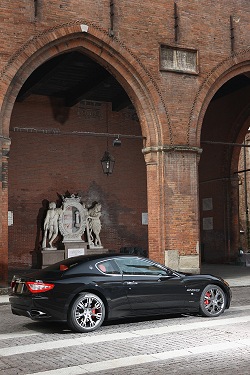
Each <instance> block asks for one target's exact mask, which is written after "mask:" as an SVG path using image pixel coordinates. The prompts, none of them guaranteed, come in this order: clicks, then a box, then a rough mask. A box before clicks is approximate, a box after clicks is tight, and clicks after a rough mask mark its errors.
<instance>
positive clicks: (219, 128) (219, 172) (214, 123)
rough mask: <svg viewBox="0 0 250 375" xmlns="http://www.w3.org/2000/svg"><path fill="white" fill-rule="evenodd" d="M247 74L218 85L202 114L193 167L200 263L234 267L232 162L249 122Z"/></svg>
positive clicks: (236, 197)
mask: <svg viewBox="0 0 250 375" xmlns="http://www.w3.org/2000/svg"><path fill="white" fill-rule="evenodd" d="M231 74H232V72H231ZM248 76H249V73H248V71H247V70H246V69H245V71H244V72H242V73H240V74H237V71H235V75H234V76H233V77H231V78H230V76H228V79H226V77H224V82H223V84H219V83H218V82H217V87H218V86H219V88H218V89H217V91H216V93H214V94H213V97H212V99H211V101H210V103H209V105H208V107H207V109H206V113H205V116H204V120H203V124H202V130H201V147H202V149H203V153H202V156H201V160H200V165H199V178H200V181H199V182H200V228H201V260H202V261H203V262H209V263H225V262H235V261H236V259H237V256H238V248H239V244H240V239H239V233H240V230H239V178H238V161H239V154H240V150H241V148H242V147H241V146H242V143H243V140H244V135H245V134H246V131H247V128H246V127H247V123H248V119H249V97H250V84H249V77H248Z"/></svg>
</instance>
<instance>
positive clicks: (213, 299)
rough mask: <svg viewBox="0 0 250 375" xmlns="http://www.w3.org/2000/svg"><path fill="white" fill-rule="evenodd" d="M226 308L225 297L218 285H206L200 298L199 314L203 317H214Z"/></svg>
mask: <svg viewBox="0 0 250 375" xmlns="http://www.w3.org/2000/svg"><path fill="white" fill-rule="evenodd" d="M225 307H226V295H225V293H224V292H223V290H222V289H221V288H220V287H219V286H218V285H212V284H211V285H207V286H206V288H204V290H203V292H202V294H201V298H200V312H201V314H202V315H204V316H209V317H216V316H219V315H220V314H222V313H223V312H224V310H225Z"/></svg>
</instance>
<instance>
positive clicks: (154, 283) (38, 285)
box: [10, 254, 231, 332]
mask: <svg viewBox="0 0 250 375" xmlns="http://www.w3.org/2000/svg"><path fill="white" fill-rule="evenodd" d="M11 287H12V292H11V294H10V303H11V308H12V312H13V314H16V315H24V316H27V317H29V318H31V319H33V320H51V321H65V322H67V323H68V326H69V327H70V328H71V329H72V330H74V331H76V332H90V331H94V330H95V329H97V328H98V327H100V326H101V324H102V323H103V321H104V319H105V320H110V319H118V318H125V317H132V316H146V315H150V316H153V315H156V314H157V315H162V314H167V313H171V314H173V313H187V312H188V313H200V314H201V315H203V316H208V317H217V316H219V315H220V314H222V313H223V312H224V310H225V309H227V308H229V306H230V301H231V290H230V288H229V285H228V284H227V283H226V282H225V281H224V280H222V279H221V278H219V277H215V276H212V275H191V274H184V273H180V272H177V271H174V270H171V269H169V268H167V267H165V266H163V265H161V264H159V263H156V262H154V261H151V260H149V259H147V258H142V257H139V256H130V255H120V254H119V255H117V254H102V255H90V256H87V255H84V256H78V257H74V258H68V259H65V260H64V261H61V262H59V263H56V264H54V265H52V266H49V267H47V268H44V269H42V270H40V271H36V272H34V273H30V274H28V275H26V276H22V277H16V276H14V277H13V280H12V282H11Z"/></svg>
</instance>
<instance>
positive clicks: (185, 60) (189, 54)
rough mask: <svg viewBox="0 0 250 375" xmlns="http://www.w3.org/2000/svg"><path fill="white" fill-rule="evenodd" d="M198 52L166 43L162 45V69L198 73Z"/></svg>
mask: <svg viewBox="0 0 250 375" xmlns="http://www.w3.org/2000/svg"><path fill="white" fill-rule="evenodd" d="M197 60H198V52H197V51H196V50H189V49H179V48H173V47H169V46H165V45H161V47H160V69H161V70H171V71H175V72H183V73H191V74H198V61H197Z"/></svg>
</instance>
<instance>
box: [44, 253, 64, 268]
mask: <svg viewBox="0 0 250 375" xmlns="http://www.w3.org/2000/svg"><path fill="white" fill-rule="evenodd" d="M64 258H65V257H64V250H42V268H44V267H48V266H50V265H51V264H54V263H57V262H61V260H64Z"/></svg>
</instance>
